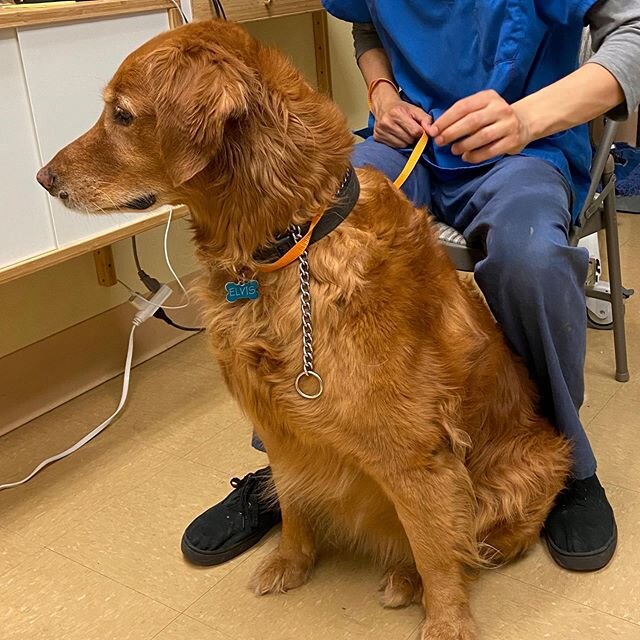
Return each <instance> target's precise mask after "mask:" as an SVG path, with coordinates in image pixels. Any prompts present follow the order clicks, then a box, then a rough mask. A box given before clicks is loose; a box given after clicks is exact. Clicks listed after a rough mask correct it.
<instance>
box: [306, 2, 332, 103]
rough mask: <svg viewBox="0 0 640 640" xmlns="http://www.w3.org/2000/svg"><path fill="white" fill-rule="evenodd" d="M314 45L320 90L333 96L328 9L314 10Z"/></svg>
mask: <svg viewBox="0 0 640 640" xmlns="http://www.w3.org/2000/svg"><path fill="white" fill-rule="evenodd" d="M311 18H312V19H313V45H314V47H315V53H316V79H317V84H318V91H320V92H321V93H324V94H326V95H328V96H329V97H330V98H331V97H332V96H333V89H332V86H331V57H330V55H329V26H328V24H327V12H326V11H313V12H312V13H311Z"/></svg>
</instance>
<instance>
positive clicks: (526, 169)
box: [182, 0, 640, 571]
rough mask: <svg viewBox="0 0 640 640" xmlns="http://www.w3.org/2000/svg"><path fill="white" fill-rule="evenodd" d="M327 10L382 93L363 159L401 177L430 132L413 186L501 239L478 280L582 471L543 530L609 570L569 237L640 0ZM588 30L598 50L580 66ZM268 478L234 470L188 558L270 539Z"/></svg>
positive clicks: (628, 51) (632, 68)
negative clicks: (349, 34)
mask: <svg viewBox="0 0 640 640" xmlns="http://www.w3.org/2000/svg"><path fill="white" fill-rule="evenodd" d="M323 4H324V6H325V8H326V9H327V10H328V11H329V13H331V14H333V15H334V16H335V17H337V18H340V19H342V20H345V21H348V22H351V23H354V39H355V45H356V56H357V60H358V65H359V67H360V70H361V71H362V75H363V77H364V79H365V81H366V84H367V87H368V88H369V93H370V98H371V117H370V121H369V126H368V127H367V129H366V130H363V131H362V132H360V133H361V135H362V136H363V137H364V138H365V140H364V142H362V143H361V144H358V145H356V147H355V151H354V156H353V163H354V165H355V166H364V165H371V166H374V167H376V168H378V169H379V170H380V171H382V172H383V173H384V174H386V175H387V176H388V177H389V178H390V179H394V178H395V177H396V176H397V175H398V174H399V173H400V171H401V169H402V168H403V166H404V164H405V162H406V159H407V156H408V153H409V151H410V149H411V147H412V146H413V145H414V143H415V142H416V140H417V139H418V138H419V137H420V136H421V135H422V133H423V132H426V133H427V134H428V135H429V137H430V143H429V145H428V147H427V149H426V151H425V153H424V155H423V157H422V159H421V162H420V163H419V164H418V166H417V167H416V169H415V170H414V172H413V173H412V175H411V177H410V178H409V179H408V180H407V182H406V183H405V184H404V186H403V190H404V192H405V193H406V195H407V196H408V197H409V198H410V199H411V200H412V201H413V202H414V203H415V204H416V205H417V206H428V207H429V208H430V210H431V212H432V213H433V215H435V216H436V217H437V218H439V219H440V220H443V221H444V222H446V223H448V224H449V225H451V226H453V227H455V228H456V229H458V230H459V231H460V232H462V233H463V234H464V236H465V238H466V239H467V241H468V242H469V243H472V244H478V245H481V246H483V247H484V248H485V249H486V258H485V259H484V260H482V261H481V262H480V263H479V264H478V265H477V267H476V270H475V278H476V281H477V283H478V285H479V286H480V288H481V289H482V291H483V293H484V295H485V298H486V300H487V302H488V304H489V305H490V307H491V310H492V311H493V314H494V316H495V318H496V320H497V321H498V322H499V324H500V325H501V327H502V329H503V331H504V333H505V335H506V337H507V339H508V341H509V342H510V344H511V347H512V348H513V350H514V351H515V352H516V353H517V354H518V355H519V356H520V357H521V358H522V359H523V360H524V362H525V363H526V364H527V366H528V368H529V370H530V372H531V375H532V376H533V377H534V378H535V380H536V381H537V383H538V385H539V388H540V391H541V398H542V409H543V410H544V411H545V412H546V413H547V414H548V415H549V417H550V418H551V419H552V420H553V421H554V423H555V424H556V425H557V428H558V429H559V430H560V431H561V432H562V433H564V434H565V435H566V436H567V437H568V438H569V439H570V440H571V442H572V443H573V473H572V477H571V479H570V481H569V483H568V486H567V488H566V490H565V491H564V492H563V493H562V494H561V495H560V496H559V499H558V501H557V504H556V505H555V507H554V509H553V510H552V512H551V514H550V515H549V518H548V520H547V522H546V524H545V537H546V540H547V543H548V547H549V550H550V552H551V555H552V557H553V558H554V559H555V560H556V561H557V562H558V563H559V564H560V565H561V566H563V567H566V568H568V569H574V570H581V571H586V570H596V569H599V568H601V567H603V566H605V565H606V564H607V563H608V562H609V561H610V560H611V558H612V556H613V553H614V551H615V548H616V542H617V531H616V524H615V518H614V514H613V511H612V509H611V506H610V504H609V502H608V500H607V497H606V494H605V491H604V489H603V488H602V486H601V484H600V482H599V480H598V477H597V475H596V460H595V457H594V454H593V451H592V449H591V446H590V444H589V440H588V438H587V436H586V434H585V432H584V429H583V427H582V424H581V422H580V418H579V409H580V406H581V404H582V401H583V393H584V375H583V370H584V356H585V348H586V311H585V298H584V282H585V277H586V273H587V264H588V255H587V252H586V250H584V249H581V248H576V247H571V246H569V242H568V233H569V229H570V226H571V224H572V221H573V220H574V219H575V216H576V215H577V213H578V212H579V210H580V208H581V206H582V204H583V202H584V199H585V195H586V192H587V188H588V184H589V166H590V162H591V147H590V143H589V137H588V132H587V127H586V126H584V123H586V122H588V121H590V120H592V119H593V118H595V117H597V116H599V115H602V114H604V113H606V112H609V111H611V110H614V111H615V113H617V114H619V115H623V114H624V112H625V110H626V111H631V110H632V109H634V108H635V107H636V106H637V103H638V101H640V0H598V1H597V2H596V1H594V0H323ZM585 24H588V26H589V27H590V30H591V35H592V37H593V40H594V44H595V45H596V48H597V49H598V51H597V53H596V54H595V56H594V57H593V58H591V60H590V63H589V64H585V65H584V66H582V67H581V68H579V69H578V50H579V47H580V40H581V36H582V31H583V27H584V26H585ZM390 215H391V212H390ZM254 446H256V447H257V448H261V443H259V442H257V441H254ZM270 483H271V474H270V470H269V468H266V469H260V470H259V471H257V472H255V473H250V474H248V475H247V476H245V477H244V478H242V479H239V478H234V479H233V480H232V486H233V487H234V490H233V491H232V492H231V493H230V494H229V495H228V496H227V498H225V499H224V500H223V501H222V502H220V503H218V504H216V505H214V506H213V507H211V508H209V509H207V510H206V511H205V512H203V513H202V514H201V515H199V516H198V517H197V518H196V519H195V520H194V521H193V522H192V523H191V524H190V525H189V526H188V527H187V529H186V530H185V533H184V535H183V538H182V550H183V553H184V555H185V557H186V558H187V559H188V560H190V561H191V562H193V563H195V564H201V565H215V564H220V563H222V562H226V561H227V560H230V559H231V558H234V557H236V556H237V555H239V554H240V553H242V552H243V551H245V550H246V549H248V548H250V547H251V546H253V545H254V544H255V543H256V542H257V541H258V540H260V538H262V537H263V536H264V535H265V534H266V533H267V532H268V531H269V530H270V529H271V528H272V527H273V526H274V524H276V523H277V522H278V521H279V519H280V513H279V511H278V509H277V506H275V507H274V505H273V503H271V502H267V501H265V500H264V498H263V495H264V494H265V492H264V488H265V486H266V485H268V484H270Z"/></svg>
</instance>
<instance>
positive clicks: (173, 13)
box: [169, 7, 184, 29]
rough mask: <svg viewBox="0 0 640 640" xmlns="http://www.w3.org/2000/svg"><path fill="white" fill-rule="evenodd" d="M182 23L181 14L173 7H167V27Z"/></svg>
mask: <svg viewBox="0 0 640 640" xmlns="http://www.w3.org/2000/svg"><path fill="white" fill-rule="evenodd" d="M183 24H184V23H183V21H182V14H181V13H180V12H179V11H178V10H177V9H176V8H175V7H173V8H172V9H169V29H175V28H176V27H181V26H182V25H183Z"/></svg>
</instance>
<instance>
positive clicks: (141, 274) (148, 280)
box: [131, 236, 162, 293]
mask: <svg viewBox="0 0 640 640" xmlns="http://www.w3.org/2000/svg"><path fill="white" fill-rule="evenodd" d="M131 246H132V247H133V259H134V261H135V263H136V269H137V270H138V278H140V282H142V284H144V286H145V287H147V289H148V290H149V291H150V292H151V293H156V292H158V291H160V287H161V286H162V284H161V283H160V282H159V281H158V280H156V279H155V278H153V277H152V276H150V275H149V274H148V273H147V272H146V271H145V270H144V269H143V268H142V267H141V266H140V258H139V257H138V243H137V242H136V237H135V236H131Z"/></svg>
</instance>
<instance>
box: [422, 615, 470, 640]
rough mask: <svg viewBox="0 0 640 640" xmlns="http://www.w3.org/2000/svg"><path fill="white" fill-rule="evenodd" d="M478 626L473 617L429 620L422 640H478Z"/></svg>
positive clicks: (423, 631)
mask: <svg viewBox="0 0 640 640" xmlns="http://www.w3.org/2000/svg"><path fill="white" fill-rule="evenodd" d="M476 638H477V636H476V628H475V625H474V624H473V620H472V619H471V617H468V616H465V617H461V618H454V619H452V620H447V621H437V622H436V621H430V620H429V619H427V621H426V622H425V623H424V627H423V628H422V636H421V640H476Z"/></svg>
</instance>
